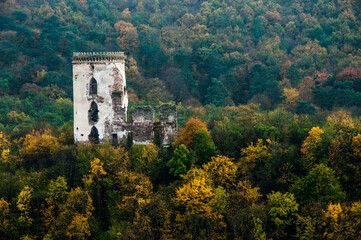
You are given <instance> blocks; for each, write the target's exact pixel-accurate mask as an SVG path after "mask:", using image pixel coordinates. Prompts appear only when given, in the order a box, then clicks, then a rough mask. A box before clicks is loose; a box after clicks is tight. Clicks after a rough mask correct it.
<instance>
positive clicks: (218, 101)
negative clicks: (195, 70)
mask: <svg viewBox="0 0 361 240" xmlns="http://www.w3.org/2000/svg"><path fill="white" fill-rule="evenodd" d="M229 96H231V95H230V94H229V92H228V90H227V88H226V87H225V86H224V85H223V83H222V82H221V81H219V80H217V79H216V78H212V82H211V84H210V86H209V87H208V88H207V95H206V96H205V100H204V102H205V104H214V105H216V106H225V105H228V104H227V101H226V98H227V97H229Z"/></svg>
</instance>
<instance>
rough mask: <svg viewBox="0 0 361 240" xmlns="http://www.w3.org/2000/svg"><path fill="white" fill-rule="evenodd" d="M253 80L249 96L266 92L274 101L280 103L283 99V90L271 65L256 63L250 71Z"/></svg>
mask: <svg viewBox="0 0 361 240" xmlns="http://www.w3.org/2000/svg"><path fill="white" fill-rule="evenodd" d="M249 78H250V81H251V85H250V89H249V95H248V98H249V99H251V98H252V97H253V96H255V95H257V94H264V95H266V96H267V97H269V99H270V100H271V101H272V102H273V103H278V102H280V101H281V100H282V98H281V97H282V90H281V89H280V87H279V86H278V83H277V81H276V78H275V74H274V73H273V72H272V69H271V68H270V67H266V66H263V65H261V64H258V63H257V64H255V65H253V67H252V68H251V71H250V72H249Z"/></svg>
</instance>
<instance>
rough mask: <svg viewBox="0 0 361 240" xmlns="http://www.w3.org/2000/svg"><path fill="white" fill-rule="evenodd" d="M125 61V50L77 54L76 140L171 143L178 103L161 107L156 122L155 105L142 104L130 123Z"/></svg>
mask: <svg viewBox="0 0 361 240" xmlns="http://www.w3.org/2000/svg"><path fill="white" fill-rule="evenodd" d="M124 60H125V56H124V54H123V53H122V52H85V53H84V52H81V53H80V52H75V53H73V90H74V140H75V143H88V142H89V141H94V142H100V143H103V142H107V141H108V142H110V143H113V144H119V143H125V142H126V141H127V139H128V140H129V139H131V140H132V141H133V143H134V144H147V143H150V142H153V141H157V142H158V143H159V144H162V145H169V144H170V143H171V141H172V137H173V135H174V134H175V133H176V132H177V112H176V108H175V106H172V105H168V104H165V105H162V106H160V108H159V122H154V110H153V109H152V108H151V107H139V108H136V109H135V110H134V111H133V114H132V119H133V122H132V123H128V122H127V109H128V95H127V89H126V78H125V69H124Z"/></svg>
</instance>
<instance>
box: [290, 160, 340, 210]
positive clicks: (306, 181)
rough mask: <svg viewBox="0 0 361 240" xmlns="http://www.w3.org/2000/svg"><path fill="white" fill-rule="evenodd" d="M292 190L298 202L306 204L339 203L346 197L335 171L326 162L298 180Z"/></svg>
mask: <svg viewBox="0 0 361 240" xmlns="http://www.w3.org/2000/svg"><path fill="white" fill-rule="evenodd" d="M290 191H291V192H292V193H294V195H295V196H296V199H297V202H299V203H300V204H302V205H304V204H307V203H309V202H317V201H320V202H323V203H326V204H328V203H330V202H333V203H337V202H340V201H342V200H344V199H345V193H344V192H343V191H342V189H341V187H340V183H339V181H338V179H337V178H336V177H335V172H334V171H333V170H332V169H330V168H328V167H327V166H325V165H324V164H319V165H316V166H315V167H314V168H312V170H311V171H310V173H309V174H308V175H307V176H306V177H304V178H301V179H299V180H298V181H296V182H295V183H294V184H293V185H292V187H291V188H290Z"/></svg>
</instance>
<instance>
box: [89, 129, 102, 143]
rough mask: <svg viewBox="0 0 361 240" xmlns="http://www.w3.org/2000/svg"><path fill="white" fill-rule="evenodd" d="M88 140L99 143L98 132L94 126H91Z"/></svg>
mask: <svg viewBox="0 0 361 240" xmlns="http://www.w3.org/2000/svg"><path fill="white" fill-rule="evenodd" d="M88 137H89V141H90V142H92V143H99V133H98V129H97V128H96V127H94V126H93V127H92V129H91V131H90V134H89V136H88Z"/></svg>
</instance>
